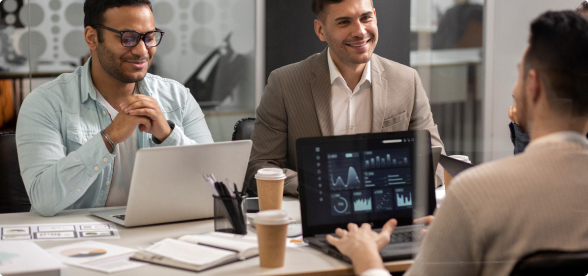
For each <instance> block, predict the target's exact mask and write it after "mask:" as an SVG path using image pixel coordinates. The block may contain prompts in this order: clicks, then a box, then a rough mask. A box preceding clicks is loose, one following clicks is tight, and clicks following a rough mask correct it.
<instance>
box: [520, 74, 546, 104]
mask: <svg viewBox="0 0 588 276" xmlns="http://www.w3.org/2000/svg"><path fill="white" fill-rule="evenodd" d="M526 82H527V87H526V91H525V93H526V96H527V99H528V101H530V102H531V103H532V104H533V105H535V104H537V102H538V101H539V98H540V97H541V96H542V94H544V93H545V91H544V88H545V86H544V85H543V82H542V81H541V77H540V76H539V73H538V72H537V71H535V69H531V70H529V72H528V73H527V80H526Z"/></svg>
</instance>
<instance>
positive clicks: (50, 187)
mask: <svg viewBox="0 0 588 276" xmlns="http://www.w3.org/2000/svg"><path fill="white" fill-rule="evenodd" d="M90 64H91V60H90V61H88V62H87V63H86V64H85V65H84V66H82V67H78V68H77V69H76V70H75V71H74V72H73V73H67V74H62V75H61V76H59V77H57V79H55V80H53V81H51V82H48V83H46V84H44V85H42V86H40V87H38V88H37V89H35V90H33V91H32V92H31V94H30V95H29V96H28V97H27V98H26V99H25V101H24V102H23V104H22V107H21V109H20V112H19V116H18V123H17V126H16V143H17V149H18V160H19V164H20V171H21V175H22V178H23V181H24V184H25V187H26V190H27V193H28V194H29V199H30V201H31V205H32V206H33V208H32V211H35V210H36V211H38V212H39V213H40V214H41V215H44V216H53V215H55V214H57V213H58V212H60V211H61V210H65V209H79V208H95V207H104V205H105V203H106V198H107V197H108V193H109V190H110V185H107V183H108V184H109V183H110V182H112V174H113V171H114V169H113V168H114V167H113V163H114V157H115V156H114V155H112V154H110V153H109V152H108V149H107V148H106V145H105V144H104V141H103V140H102V135H100V131H101V130H103V129H105V128H106V127H108V126H109V125H110V123H112V120H111V119H110V115H109V113H108V111H107V110H106V109H105V108H104V107H102V106H101V105H99V104H98V102H97V101H96V89H95V88H94V84H93V82H92V77H91V74H90ZM137 85H138V86H139V93H141V94H143V95H147V96H151V97H153V98H155V99H156V100H157V102H158V103H159V107H160V108H161V111H162V112H163V115H164V116H165V118H166V119H167V120H168V121H170V122H172V123H173V124H175V127H174V129H173V131H172V133H171V134H170V135H169V137H167V138H166V139H165V141H163V143H161V144H156V143H155V142H154V141H153V137H152V135H151V134H149V133H143V132H138V135H137V139H138V141H137V142H138V143H137V144H138V146H139V148H151V147H162V146H177V145H192V144H200V143H212V142H213V140H212V136H211V135H210V131H209V130H208V126H207V125H206V121H205V120H204V114H203V113H202V110H201V109H200V107H199V106H198V104H197V103H196V100H194V97H192V95H191V94H190V92H189V91H188V89H187V88H186V87H184V86H183V85H181V84H180V83H178V82H176V81H174V80H170V79H165V78H162V77H159V76H155V75H151V74H147V75H146V76H145V78H144V79H143V80H142V81H139V82H138V83H137Z"/></svg>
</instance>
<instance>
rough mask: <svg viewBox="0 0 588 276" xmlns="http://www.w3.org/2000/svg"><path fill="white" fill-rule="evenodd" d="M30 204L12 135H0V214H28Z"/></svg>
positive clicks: (13, 135)
mask: <svg viewBox="0 0 588 276" xmlns="http://www.w3.org/2000/svg"><path fill="white" fill-rule="evenodd" d="M30 210H31V203H30V201H29V196H28V194H27V191H26V189H25V186H24V183H23V181H22V177H21V176H20V167H19V165H18V154H17V152H16V139H15V134H14V133H7V132H5V133H0V214H2V213H16V212H29V211H30Z"/></svg>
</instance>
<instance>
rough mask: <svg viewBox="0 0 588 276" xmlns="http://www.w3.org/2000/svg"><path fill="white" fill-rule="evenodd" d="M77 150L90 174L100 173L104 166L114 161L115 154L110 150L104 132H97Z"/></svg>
mask: <svg viewBox="0 0 588 276" xmlns="http://www.w3.org/2000/svg"><path fill="white" fill-rule="evenodd" d="M76 152H77V153H78V154H79V158H81V161H82V163H83V164H84V166H85V167H86V172H87V173H88V174H89V175H95V174H98V173H100V172H101V171H102V170H103V169H104V167H106V166H108V165H109V164H111V163H112V162H114V157H115V155H114V154H111V153H110V152H108V148H106V144H104V140H103V139H102V134H100V133H97V134H96V135H94V137H92V138H90V140H88V142H87V143H85V144H84V145H83V146H81V147H80V148H79V149H78V150H76Z"/></svg>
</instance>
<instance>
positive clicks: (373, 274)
mask: <svg viewBox="0 0 588 276" xmlns="http://www.w3.org/2000/svg"><path fill="white" fill-rule="evenodd" d="M361 276H390V272H389V271H388V270H385V269H383V268H372V269H368V270H366V271H364V272H363V273H361Z"/></svg>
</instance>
